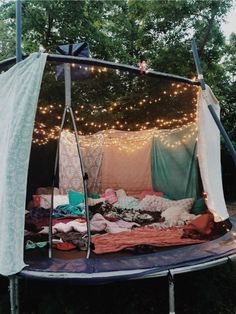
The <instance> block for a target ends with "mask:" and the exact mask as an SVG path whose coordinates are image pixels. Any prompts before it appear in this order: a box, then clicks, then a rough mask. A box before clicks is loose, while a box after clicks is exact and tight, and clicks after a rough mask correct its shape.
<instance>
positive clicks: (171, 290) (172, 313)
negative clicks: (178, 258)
mask: <svg viewBox="0 0 236 314" xmlns="http://www.w3.org/2000/svg"><path fill="white" fill-rule="evenodd" d="M168 282H169V314H175V285H174V275H173V274H172V273H171V272H169V275H168Z"/></svg>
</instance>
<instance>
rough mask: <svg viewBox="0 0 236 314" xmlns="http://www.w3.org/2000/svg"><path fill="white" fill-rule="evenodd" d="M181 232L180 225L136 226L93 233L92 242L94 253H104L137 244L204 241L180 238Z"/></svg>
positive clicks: (171, 244)
mask: <svg viewBox="0 0 236 314" xmlns="http://www.w3.org/2000/svg"><path fill="white" fill-rule="evenodd" d="M182 234H183V228H180V227H174V228H170V229H162V230H153V229H144V228H138V229H134V230H131V231H130V232H121V233H117V234H103V235H95V236H93V237H92V243H93V244H94V246H95V249H94V253H96V254H104V253H112V252H118V251H121V250H123V249H126V248H131V247H135V246H138V245H149V246H154V247H167V246H177V245H187V244H197V243H203V242H205V241H206V240H200V239H191V238H182Z"/></svg>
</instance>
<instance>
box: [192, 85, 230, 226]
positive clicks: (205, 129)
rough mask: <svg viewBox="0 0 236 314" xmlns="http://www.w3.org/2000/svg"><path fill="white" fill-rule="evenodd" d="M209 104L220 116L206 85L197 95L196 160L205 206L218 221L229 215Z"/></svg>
mask: <svg viewBox="0 0 236 314" xmlns="http://www.w3.org/2000/svg"><path fill="white" fill-rule="evenodd" d="M210 104H211V105H212V106H213V107H214V109H215V111H216V113H217V115H218V116H220V106H219V103H218V101H217V99H216V98H215V96H214V94H213V92H212V91H211V89H210V88H209V87H208V86H206V90H205V91H200V92H199V97H198V160H199V168H200V173H201V177H202V183H203V188H204V191H205V192H206V193H207V206H208V208H209V210H210V211H211V212H212V213H213V214H214V218H215V221H218V220H222V219H227V218H228V217H229V215H228V211H227V208H226V205H225V199H224V193H223V186H222V175H221V160H220V156H221V154H220V132H219V130H218V128H217V125H216V123H215V121H214V119H213V118H212V116H211V113H210V111H209V109H208V105H210Z"/></svg>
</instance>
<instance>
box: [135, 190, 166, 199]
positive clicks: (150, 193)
mask: <svg viewBox="0 0 236 314" xmlns="http://www.w3.org/2000/svg"><path fill="white" fill-rule="evenodd" d="M146 195H156V196H160V197H162V196H163V195H164V193H163V192H156V191H152V190H146V191H143V192H142V193H140V194H139V195H137V198H138V199H140V200H142V199H144V197H145V196H146Z"/></svg>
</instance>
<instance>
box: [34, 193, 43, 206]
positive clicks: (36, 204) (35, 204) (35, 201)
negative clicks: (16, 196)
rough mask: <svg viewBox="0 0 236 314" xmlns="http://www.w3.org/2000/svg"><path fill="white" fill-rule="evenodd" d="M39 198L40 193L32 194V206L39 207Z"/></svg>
mask: <svg viewBox="0 0 236 314" xmlns="http://www.w3.org/2000/svg"><path fill="white" fill-rule="evenodd" d="M40 199H41V196H40V195H33V204H34V207H40Z"/></svg>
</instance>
